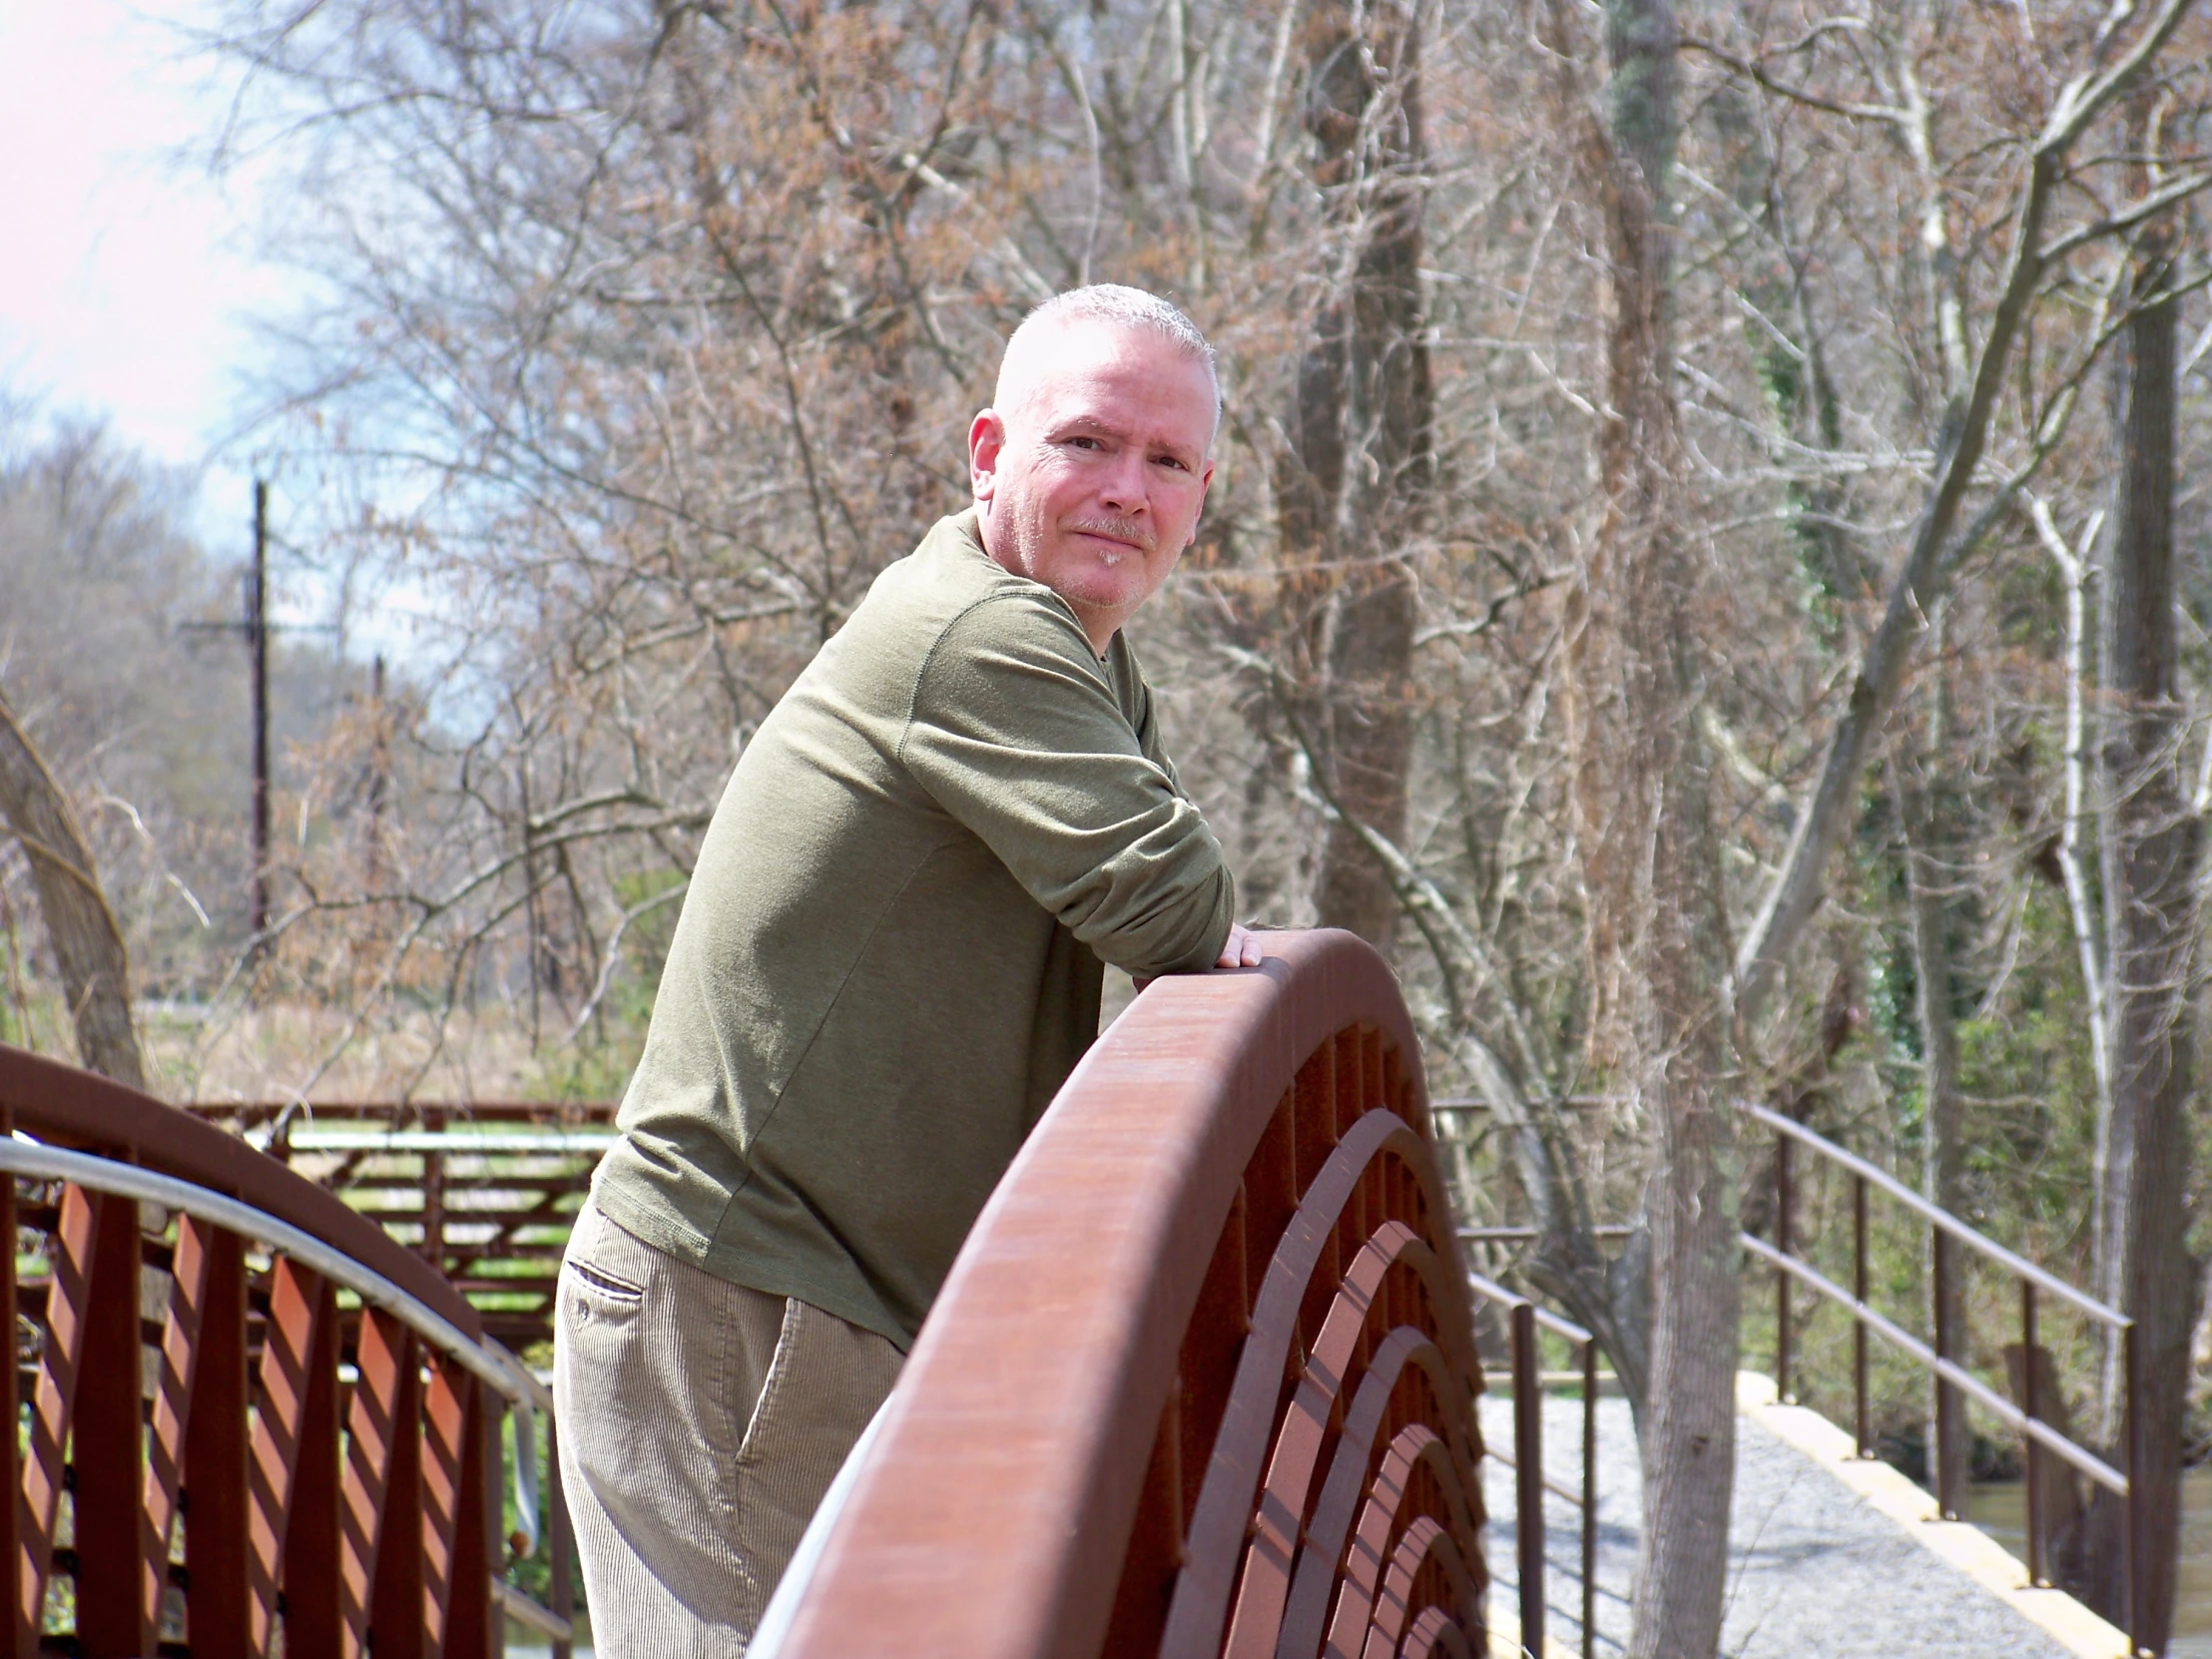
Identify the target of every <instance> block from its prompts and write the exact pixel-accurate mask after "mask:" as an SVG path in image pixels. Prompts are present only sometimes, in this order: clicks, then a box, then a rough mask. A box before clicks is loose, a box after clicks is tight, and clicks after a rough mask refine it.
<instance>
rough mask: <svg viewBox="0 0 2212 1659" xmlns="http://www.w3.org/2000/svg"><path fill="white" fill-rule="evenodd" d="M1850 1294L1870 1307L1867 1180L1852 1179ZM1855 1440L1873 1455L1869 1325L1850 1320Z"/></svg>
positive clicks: (1863, 1451) (1864, 1453) (1862, 1450)
mask: <svg viewBox="0 0 2212 1659" xmlns="http://www.w3.org/2000/svg"><path fill="white" fill-rule="evenodd" d="M1851 1294H1852V1297H1853V1299H1854V1300H1855V1301H1856V1302H1857V1303H1858V1304H1859V1306H1860V1307H1861V1308H1864V1307H1866V1305H1867V1178H1866V1177H1865V1176H1864V1175H1855V1176H1853V1177H1852V1178H1851ZM1851 1399H1852V1437H1853V1438H1854V1439H1856V1440H1857V1441H1858V1442H1859V1455H1860V1456H1862V1457H1872V1456H1873V1455H1874V1430H1873V1427H1872V1425H1871V1424H1870V1423H1869V1421H1868V1415H1867V1321H1866V1316H1865V1315H1863V1314H1859V1313H1854V1314H1853V1315H1852V1316H1851Z"/></svg>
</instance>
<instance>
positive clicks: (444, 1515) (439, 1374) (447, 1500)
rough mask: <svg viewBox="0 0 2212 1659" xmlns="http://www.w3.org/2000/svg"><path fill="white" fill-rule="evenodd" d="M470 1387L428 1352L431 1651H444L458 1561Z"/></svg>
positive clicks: (426, 1557) (425, 1466)
mask: <svg viewBox="0 0 2212 1659" xmlns="http://www.w3.org/2000/svg"><path fill="white" fill-rule="evenodd" d="M475 1392H476V1380H475V1379H474V1378H473V1377H471V1376H469V1375H468V1373H467V1372H465V1371H463V1370H462V1369H461V1368H460V1366H459V1365H458V1364H456V1363H455V1362H454V1361H452V1360H451V1359H448V1358H447V1357H446V1356H445V1355H442V1354H440V1355H436V1356H433V1357H432V1359H431V1362H430V1382H429V1386H428V1388H427V1389H426V1390H425V1398H424V1402H423V1436H422V1566H423V1582H422V1620H423V1629H424V1638H425V1641H424V1645H425V1647H426V1648H427V1650H428V1651H429V1652H431V1653H443V1652H444V1651H445V1647H446V1642H445V1634H446V1618H447V1615H448V1613H449V1612H450V1611H451V1610H452V1601H453V1586H454V1583H455V1574H456V1573H457V1572H458V1571H459V1569H460V1566H461V1555H462V1550H461V1544H462V1541H463V1540H462V1536H461V1520H462V1508H463V1498H464V1496H465V1493H464V1490H463V1488H464V1487H465V1486H466V1485H467V1483H468V1480H469V1468H468V1463H467V1456H468V1452H469V1449H470V1448H469V1443H468V1440H469V1420H468V1419H469V1416H470V1413H471V1409H472V1407H473V1405H474V1396H475ZM479 1479H480V1475H479Z"/></svg>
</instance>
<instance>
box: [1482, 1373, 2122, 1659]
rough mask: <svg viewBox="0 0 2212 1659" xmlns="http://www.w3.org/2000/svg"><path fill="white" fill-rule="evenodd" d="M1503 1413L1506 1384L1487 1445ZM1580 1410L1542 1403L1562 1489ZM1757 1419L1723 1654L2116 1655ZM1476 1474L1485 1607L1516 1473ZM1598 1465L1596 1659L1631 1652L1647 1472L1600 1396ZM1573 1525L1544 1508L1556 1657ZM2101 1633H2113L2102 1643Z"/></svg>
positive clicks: (2060, 1611) (1744, 1434) (1837, 1658)
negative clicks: (1485, 1515)
mask: <svg viewBox="0 0 2212 1659" xmlns="http://www.w3.org/2000/svg"><path fill="white" fill-rule="evenodd" d="M1511 1409H1512V1406H1511V1402H1510V1400H1509V1399H1507V1398H1506V1397H1505V1396H1503V1395H1502V1394H1500V1393H1495V1392H1493V1393H1491V1394H1490V1395H1488V1396H1486V1397H1485V1398H1484V1399H1483V1401H1482V1428H1483V1434H1484V1437H1485V1438H1486V1439H1496V1438H1497V1437H1498V1436H1506V1435H1509V1433H1510V1426H1511ZM1580 1412H1581V1406H1580V1404H1579V1402H1577V1401H1576V1400H1574V1399H1572V1398H1570V1397H1561V1398H1556V1399H1550V1400H1547V1401H1546V1402H1545V1411H1544V1464H1545V1468H1546V1470H1547V1472H1548V1473H1549V1474H1550V1475H1551V1477H1552V1478H1553V1479H1555V1480H1558V1481H1560V1482H1561V1483H1562V1484H1565V1485H1567V1486H1569V1487H1573V1486H1574V1485H1576V1483H1577V1482H1578V1480H1579V1478H1580V1472H1581V1470H1580V1453H1581V1420H1580ZM1792 1415H1794V1416H1803V1415H1809V1413H1792ZM1764 1417H1765V1412H1763V1411H1761V1410H1758V1409H1753V1410H1751V1411H1747V1412H1740V1413H1739V1414H1738V1416H1737V1419H1736V1423H1737V1442H1736V1501H1735V1506H1734V1510H1733V1512H1732V1515H1731V1519H1730V1526H1729V1587H1728V1612H1727V1623H1726V1626H1725V1628H1724V1631H1723V1634H1722V1639H1721V1651H1722V1652H1723V1653H1725V1654H1728V1655H1731V1656H1732V1659H1895V1656H1897V1655H1901V1654H1955V1655H1960V1656H1981V1655H1989V1656H1998V1659H2077V1656H2086V1655H2089V1654H2097V1655H2100V1656H2101V1659H2118V1656H2119V1655H2120V1654H2121V1653H2122V1651H2123V1648H2124V1638H2122V1637H2121V1636H2120V1634H2119V1632H2117V1631H2114V1630H2111V1628H2110V1627H2109V1626H2105V1625H2102V1624H2100V1623H2099V1622H2098V1621H2096V1620H2093V1619H2091V1618H2090V1617H2089V1616H2088V1615H2087V1614H2086V1613H2085V1612H2084V1611H2082V1610H2081V1609H2080V1608H2079V1607H2078V1605H2077V1604H2075V1603H2073V1602H2071V1601H2068V1600H2066V1598H2064V1597H2061V1596H2059V1595H2057V1593H2056V1592H2053V1591H2040V1592H2029V1594H2030V1595H2031V1596H2032V1597H2034V1598H2035V1599H2036V1600H2038V1601H2047V1602H2049V1603H2052V1604H2053V1605H2052V1606H2050V1607H2048V1608H2045V1609H2043V1611H2044V1614H2045V1618H2046V1619H2049V1620H2051V1622H2055V1623H2058V1624H2060V1625H2063V1626H2067V1627H2069V1628H2070V1630H2071V1632H2072V1633H2073V1635H2074V1638H2075V1639H2074V1640H2073V1641H2071V1642H2069V1641H2067V1640H2065V1639H2063V1638H2062V1636H2061V1635H2060V1634H2059V1633H2057V1632H2054V1631H2053V1630H2052V1629H2049V1628H2046V1627H2045V1626H2044V1624H2041V1623H2038V1622H2036V1621H2035V1620H2032V1619H2030V1618H2029V1617H2028V1616H2027V1615H2026V1614H2024V1613H2023V1612H2021V1611H2020V1610H2019V1609H2018V1607H2016V1606H2015V1605H2013V1604H2012V1603H2011V1601H2010V1600H2009V1599H2008V1598H2007V1597H2006V1596H2004V1595H2002V1594H2000V1593H1999V1592H1998V1591H1996V1590H1994V1589H1992V1588H1990V1587H1988V1586H1987V1585H1986V1584H1984V1583H1982V1582H1980V1581H1978V1580H1977V1579H1976V1577H1975V1576H1973V1575H1972V1574H1971V1573H1969V1572H1967V1571H1965V1570H1962V1569H1961V1567H1960V1566H1958V1565H1957V1564H1955V1563H1954V1562H1953V1561H1951V1560H1946V1559H1945V1558H1944V1557H1943V1556H1942V1555H1941V1554H1939V1553H1937V1552H1936V1550H1934V1549H1932V1548H1931V1547H1930V1546H1929V1541H1928V1540H1925V1539H1923V1538H1920V1537H1916V1536H1915V1535H1914V1533H1913V1530H1912V1529H1913V1528H1914V1527H1918V1526H1929V1525H1930V1524H1931V1523H1929V1522H1925V1521H1911V1520H1904V1519H1900V1518H1899V1517H1898V1516H1897V1515H1896V1514H1894V1513H1890V1512H1885V1509H1884V1508H1883V1507H1882V1506H1880V1505H1879V1504H1878V1503H1877V1502H1875V1501H1871V1500H1870V1499H1869V1497H1868V1496H1867V1495H1866V1493H1865V1492H1864V1491H1861V1490H1856V1489H1854V1485H1853V1484H1847V1482H1846V1481H1845V1480H1844V1479H1842V1478H1840V1477H1839V1475H1838V1474H1837V1472H1835V1470H1834V1469H1833V1468H1832V1467H1829V1466H1824V1459H1822V1458H1821V1457H1818V1456H1816V1455H1812V1454H1809V1453H1808V1451H1807V1450H1806V1449H1803V1448H1801V1447H1800V1446H1799V1445H1795V1444H1792V1443H1790V1440H1789V1439H1786V1438H1784V1437H1782V1436H1781V1435H1779V1434H1777V1433H1775V1432H1773V1431H1772V1430H1771V1429H1770V1428H1769V1427H1768V1426H1766V1425H1765V1423H1764V1421H1763V1420H1762V1419H1763V1418H1764ZM1838 1435H1839V1438H1840V1437H1841V1434H1840V1431H1838ZM1499 1443H1504V1442H1503V1441H1500V1442H1499ZM1484 1470H1485V1472H1484V1479H1485V1482H1486V1484H1487V1487H1488V1490H1487V1493H1486V1496H1487V1501H1488V1506H1489V1511H1490V1516H1491V1520H1490V1539H1489V1542H1488V1546H1487V1547H1488V1556H1489V1559H1490V1561H1491V1562H1492V1564H1493V1565H1492V1572H1493V1573H1494V1575H1495V1576H1494V1578H1493V1580H1492V1585H1491V1591H1490V1594H1491V1598H1492V1605H1493V1606H1494V1607H1501V1608H1510V1607H1511V1606H1512V1605H1513V1604H1514V1597H1515V1596H1516V1595H1517V1593H1518V1587H1517V1585H1516V1584H1515V1583H1514V1581H1513V1576H1512V1575H1513V1562H1514V1560H1515V1555H1514V1549H1513V1543H1512V1516H1513V1503H1512V1484H1511V1483H1512V1478H1513V1476H1512V1472H1511V1471H1510V1470H1509V1469H1505V1468H1503V1467H1500V1466H1499V1465H1497V1464H1496V1463H1495V1462H1489V1463H1486V1464H1485V1465H1484ZM1598 1473H1599V1531H1598V1596H1597V1615H1598V1616H1597V1626H1598V1640H1597V1644H1596V1652H1597V1653H1599V1654H1600V1655H1605V1654H1618V1653H1620V1652H1622V1651H1624V1650H1625V1648H1626V1644H1627V1641H1628V1630H1629V1608H1628V1592H1629V1583H1630V1579H1631V1577H1632V1575H1633V1573H1634V1571H1635V1564H1636V1537H1637V1532H1638V1529H1639V1526H1640V1524H1641V1504H1642V1481H1641V1480H1640V1478H1639V1477H1638V1471H1637V1462H1636V1440H1635V1435H1634V1432H1633V1430H1632V1428H1631V1426H1630V1422H1629V1413H1628V1406H1627V1403H1626V1402H1625V1401H1623V1400H1619V1399H1605V1400H1601V1401H1600V1403H1599V1407H1598ZM1898 1478H1899V1479H1900V1480H1901V1481H1902V1476H1901V1477H1898ZM1892 1507H1893V1508H1895V1507H1901V1505H1895V1504H1893V1506H1892ZM1578 1525H1579V1521H1578V1519H1577V1517H1576V1515H1575V1512H1574V1511H1573V1510H1572V1509H1571V1508H1570V1507H1569V1506H1568V1505H1567V1504H1565V1503H1564V1502H1561V1501H1559V1500H1558V1499H1556V1498H1554V1499H1550V1500H1548V1501H1547V1504H1546V1509H1545V1556H1546V1560H1547V1562H1548V1563H1549V1570H1548V1572H1547V1573H1546V1579H1545V1601H1546V1603H1547V1605H1548V1607H1549V1609H1550V1619H1551V1629H1550V1635H1551V1637H1552V1639H1553V1641H1554V1642H1556V1644H1557V1649H1558V1651H1559V1652H1561V1653H1565V1654H1578V1653H1580V1652H1581V1651H1582V1631H1581V1627H1580V1625H1579V1623H1578V1614H1579V1610H1580V1601H1581V1596H1580V1586H1579V1580H1578V1579H1577V1577H1576V1574H1577V1572H1578V1570H1579V1569H1578V1561H1579V1547H1580V1545H1579V1535H1578V1532H1577V1530H1576V1529H1577V1527H1578ZM1942 1530H1944V1531H1946V1532H1948V1531H1952V1530H1953V1529H1952V1528H1943V1529H1942ZM1958 1530H1963V1529H1958ZM1990 1547H1991V1548H1994V1547H1995V1546H1993V1545H1991V1546H1990ZM2060 1603H2062V1604H2063V1605H2062V1606H2060V1605H2057V1604H2060ZM2054 1615H2055V1616H2054ZM2100 1631H2101V1632H2103V1633H2105V1637H2106V1641H2105V1642H2104V1643H2102V1644H2100V1643H2099V1639H2098V1632H2100Z"/></svg>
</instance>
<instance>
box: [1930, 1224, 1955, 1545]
mask: <svg viewBox="0 0 2212 1659" xmlns="http://www.w3.org/2000/svg"><path fill="white" fill-rule="evenodd" d="M1929 1232H1930V1234H1931V1235H1932V1242H1931V1248H1930V1251H1929V1258H1930V1265H1931V1266H1932V1267H1933V1269H1934V1272H1933V1273H1932V1274H1931V1276H1930V1278H1931V1289H1932V1290H1933V1292H1934V1298H1935V1307H1934V1310H1933V1318H1932V1320H1931V1323H1932V1324H1933V1326H1934V1328H1935V1336H1936V1343H1935V1347H1936V1359H1938V1360H1951V1359H1955V1358H1956V1356H1955V1355H1954V1354H1953V1353H1952V1352H1951V1348H1952V1343H1953V1341H1954V1339H1955V1337H1956V1335H1957V1334H1956V1333H1955V1332H1953V1331H1952V1330H1951V1328H1950V1317H1949V1308H1950V1274H1951V1257H1950V1243H1951V1241H1950V1235H1949V1233H1947V1232H1945V1231H1944V1230H1943V1229H1942V1228H1940V1227H1937V1226H1936V1224H1935V1223H1933V1222H1931V1223H1930V1224H1929ZM1958 1404H1959V1401H1958V1390H1957V1389H1956V1388H1954V1387H1952V1386H1951V1384H1950V1383H1946V1382H1944V1381H1943V1379H1942V1376H1941V1374H1940V1373H1938V1374H1936V1444H1935V1445H1934V1446H1933V1447H1931V1448H1930V1449H1931V1451H1932V1452H1933V1454H1934V1456H1935V1458H1936V1482H1935V1484H1936V1512H1937V1513H1939V1514H1940V1515H1941V1516H1942V1518H1943V1519H1944V1520H1956V1519H1957V1518H1958V1514H1959V1508H1960V1502H1959V1500H1960V1498H1961V1497H1962V1495H1963V1494H1962V1493H1960V1492H1959V1491H1958V1490H1957V1481H1956V1480H1955V1478H1954V1472H1955V1471H1956V1469H1957V1468H1958V1467H1959V1460H1958V1459H1956V1458H1954V1457H1952V1455H1951V1450H1952V1447H1953V1446H1954V1445H1955V1444H1956V1441H1957V1438H1958Z"/></svg>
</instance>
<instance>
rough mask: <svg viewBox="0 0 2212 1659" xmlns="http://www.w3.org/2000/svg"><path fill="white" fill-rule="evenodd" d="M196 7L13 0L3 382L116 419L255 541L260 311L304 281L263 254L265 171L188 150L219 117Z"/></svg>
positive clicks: (6, 49) (3, 187)
mask: <svg viewBox="0 0 2212 1659" xmlns="http://www.w3.org/2000/svg"><path fill="white" fill-rule="evenodd" d="M202 9H203V8H202V6H201V5H200V4H199V3H198V0H136V3H135V4H126V3H124V0H0V225H4V227H5V230H4V232H0V386H5V387H7V388H9V389H10V390H12V391H13V392H15V393H16V394H17V395H19V396H21V395H28V396H31V397H34V398H36V399H37V400H38V401H39V402H40V403H42V404H43V405H44V406H46V407H47V408H48V409H49V410H52V411H55V412H65V411H66V412H74V413H81V414H88V415H96V416H104V417H105V418H106V419H107V420H108V421H109V423H110V425H111V427H112V429H113V430H114V432H115V434H116V435H117V436H118V437H119V438H121V439H122V440H124V441H125V442H126V443H129V444H131V445H134V446H136V447H137V448H140V449H142V450H145V451H146V452H147V453H149V454H151V455H153V456H155V457H157V458H159V459H161V460H163V461H166V462H169V463H171V464H173V465H180V466H186V467H193V468H200V467H205V468H206V469H207V470H206V475H205V479H204V485H203V489H202V496H201V503H200V512H199V514H198V525H199V527H200V529H201V531H202V533H203V535H204V536H205V537H206V538H207V539H208V540H209V541H210V542H211V543H222V544H229V545H220V546H215V547H212V548H211V550H213V551H220V552H224V553H235V552H236V551H238V550H239V548H240V547H241V546H243V541H244V535H245V531H244V524H245V520H246V515H247V511H248V508H247V502H248V498H249V486H248V482H247V479H248V476H249V474H250V473H251V470H252V456H251V444H252V441H253V440H252V439H251V438H247V439H244V440H243V441H242V440H241V439H240V438H239V436H238V434H239V431H240V428H241V426H242V424H243V423H244V422H245V421H246V420H247V419H248V417H249V415H250V413H251V410H252V407H253V404H252V400H251V394H250V392H249V389H248V387H247V386H246V384H245V377H246V371H247V370H248V369H249V368H250V367H251V365H252V362H253V360H254V356H255V347H254V343H253V336H252V334H251V332H250V329H249V327H248V318H249V317H250V316H251V315H252V313H253V312H254V311H255V310H256V309H257V308H259V309H265V310H267V309H274V308H279V307H283V306H285V305H286V304H287V303H288V302H289V296H290V295H291V294H292V293H294V292H295V291H296V287H295V279H294V278H292V277H289V276H288V275H287V274H285V273H282V272H280V271H278V270H277V269H275V268H273V267H271V266H268V265H265V264H263V263H261V262H259V261H257V260H255V259H254V258H253V249H252V231H253V227H254V225H255V223H256V219H257V215H258V213H259V203H258V201H257V197H256V186H257V179H256V176H255V174H254V172H253V171H252V170H248V171H247V172H246V173H244V174H243V175H241V176H239V177H236V178H233V179H229V180H226V181H224V182H223V183H221V184H218V183H216V182H214V181H212V180H211V179H210V178H209V177H208V176H207V174H206V172H205V171H204V170H203V169H200V168H197V167H195V166H193V165H192V164H191V163H190V162H189V161H187V160H185V159H184V158H183V157H182V156H181V155H180V152H182V151H186V150H190V149H193V148H196V147H197V148H204V147H205V146H206V144H207V142H208V140H209V138H210V136H211V135H212V134H213V133H214V132H215V131H216V130H217V127H218V125H219V123H220V121H221V119H222V115H223V111H224V107H225V106H224V102H223V94H222V91H221V89H220V87H218V86H216V85H215V84H213V82H212V80H211V79H210V75H209V71H208V69H207V67H206V66H205V65H199V64H194V63H191V62H188V61H184V60H183V59H182V57H181V54H180V42H179V39H178V36H177V35H176V33H175V32H174V30H173V28H171V27H168V26H166V25H170V24H174V23H175V22H177V21H179V20H184V19H190V18H192V17H194V16H197V15H199V14H200V12H201V11H202Z"/></svg>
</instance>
